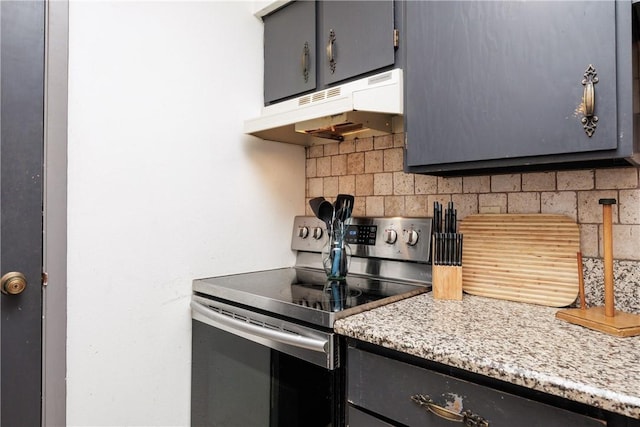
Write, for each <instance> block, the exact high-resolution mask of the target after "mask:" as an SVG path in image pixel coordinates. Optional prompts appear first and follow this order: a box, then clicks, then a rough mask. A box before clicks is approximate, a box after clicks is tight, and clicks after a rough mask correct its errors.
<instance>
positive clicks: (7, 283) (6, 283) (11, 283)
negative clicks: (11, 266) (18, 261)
mask: <svg viewBox="0 0 640 427" xmlns="http://www.w3.org/2000/svg"><path fill="white" fill-rule="evenodd" d="M26 287H27V278H26V277H24V274H22V273H18V272H17V271H12V272H9V273H7V274H5V275H4V276H2V278H1V279H0V291H2V293H3V294H5V295H17V294H20V293H22V291H24V288H26Z"/></svg>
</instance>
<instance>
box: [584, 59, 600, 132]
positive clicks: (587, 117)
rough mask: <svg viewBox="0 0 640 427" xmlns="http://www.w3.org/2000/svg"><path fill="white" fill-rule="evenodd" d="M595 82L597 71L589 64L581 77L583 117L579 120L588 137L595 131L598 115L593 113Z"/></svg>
mask: <svg viewBox="0 0 640 427" xmlns="http://www.w3.org/2000/svg"><path fill="white" fill-rule="evenodd" d="M596 83H598V73H596V69H595V68H594V66H593V65H591V64H589V67H587V69H586V71H585V72H584V78H583V79H582V85H583V86H584V92H583V95H582V105H583V110H584V111H583V113H584V117H582V120H581V122H582V127H583V128H584V131H585V132H586V133H587V136H589V137H591V136H592V135H593V133H594V132H595V131H596V126H597V123H598V116H596V115H595V114H594V113H595V111H596V91H595V88H594V85H595V84H596Z"/></svg>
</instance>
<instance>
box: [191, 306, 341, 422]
mask: <svg viewBox="0 0 640 427" xmlns="http://www.w3.org/2000/svg"><path fill="white" fill-rule="evenodd" d="M191 307H192V317H193V322H192V326H193V348H192V352H193V356H192V368H191V369H192V375H191V380H192V383H191V425H193V426H216V427H232V426H238V427H246V426H271V427H276V426H322V427H326V426H335V427H337V426H341V425H342V424H343V421H344V404H343V402H344V372H343V369H342V368H340V363H339V362H340V357H339V356H340V347H339V346H338V339H337V336H335V335H334V334H332V333H327V332H324V331H319V330H315V329H311V328H307V327H304V326H301V325H298V324H295V323H291V322H287V321H284V320H282V319H277V318H273V317H270V316H265V315H262V314H259V313H255V312H252V311H249V310H245V309H242V308H238V307H235V306H231V305H228V304H225V303H222V302H220V301H214V300H210V299H208V298H202V297H199V296H194V297H193V299H192V302H191Z"/></svg>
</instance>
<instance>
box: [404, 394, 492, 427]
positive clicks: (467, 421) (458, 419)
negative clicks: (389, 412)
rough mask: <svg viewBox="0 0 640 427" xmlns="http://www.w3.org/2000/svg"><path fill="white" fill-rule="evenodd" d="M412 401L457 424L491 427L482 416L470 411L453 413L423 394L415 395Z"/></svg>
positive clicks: (469, 426) (472, 426)
mask: <svg viewBox="0 0 640 427" xmlns="http://www.w3.org/2000/svg"><path fill="white" fill-rule="evenodd" d="M411 400H413V401H414V402H415V403H417V404H418V405H420V406H422V407H423V408H425V409H426V410H427V411H429V412H431V413H432V414H435V415H437V416H438V417H440V418H443V419H445V420H448V421H452V422H455V423H463V424H464V425H465V426H467V427H489V421H487V420H485V419H484V418H482V417H481V416H479V415H475V414H473V413H472V412H471V411H468V410H467V411H464V412H462V413H458V412H454V411H451V410H449V409H447V408H444V407H442V406H438V405H436V404H435V403H434V402H433V399H431V398H430V397H429V396H425V395H423V394H415V395H413V396H411Z"/></svg>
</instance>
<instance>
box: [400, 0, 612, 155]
mask: <svg viewBox="0 0 640 427" xmlns="http://www.w3.org/2000/svg"><path fill="white" fill-rule="evenodd" d="M615 8H616V3H615V2H613V1H601V2H596V1H566V2H558V1H553V2H540V1H531V2H528V1H524V2H511V1H510V2H506V1H470V2H462V1H451V2H436V1H424V2H421V1H416V2H413V1H412V2H407V4H406V22H407V24H406V26H407V28H406V32H407V42H406V43H407V45H406V49H407V66H406V70H405V76H406V88H405V89H406V91H405V93H406V114H405V120H406V121H405V130H406V133H407V165H408V166H422V165H437V164H447V163H455V162H469V161H482V160H493V159H505V158H521V157H527V156H540V155H555V154H566V153H577V152H585V151H594V150H611V149H615V148H616V144H617V136H616V133H617V131H616V129H617V123H616V122H617V112H616V32H615V31H616V22H615ZM589 65H593V67H594V68H595V72H596V73H597V78H598V82H597V83H596V84H595V85H594V86H593V87H594V88H595V115H596V116H598V118H599V120H598V121H597V127H596V130H595V132H594V133H593V136H591V137H589V136H588V135H587V134H586V133H585V130H584V129H583V124H582V123H581V118H582V117H583V113H582V110H583V109H584V107H582V104H583V95H584V94H585V92H584V86H583V84H582V80H583V78H584V75H583V74H584V73H585V71H586V70H587V68H588V67H589Z"/></svg>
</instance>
